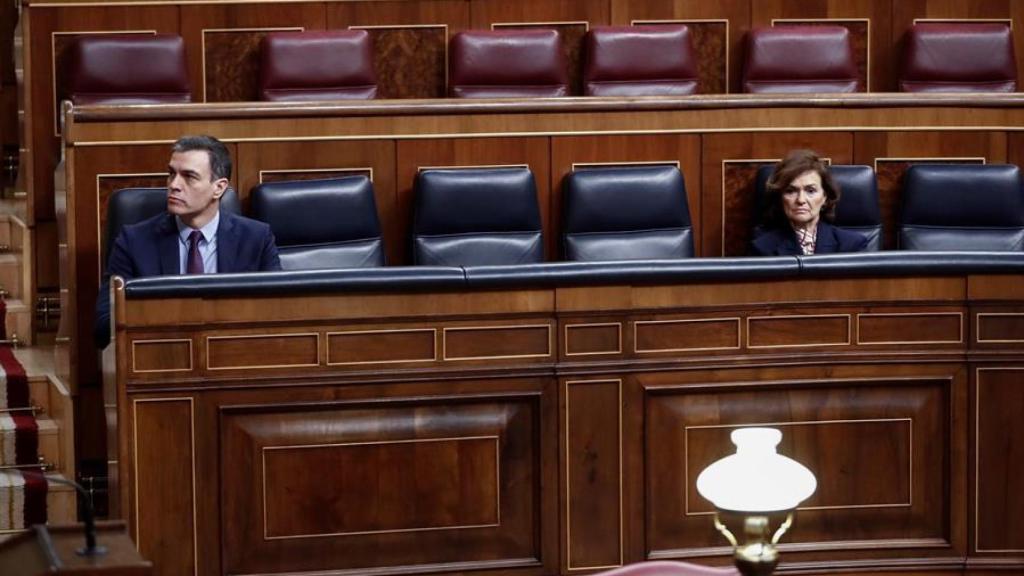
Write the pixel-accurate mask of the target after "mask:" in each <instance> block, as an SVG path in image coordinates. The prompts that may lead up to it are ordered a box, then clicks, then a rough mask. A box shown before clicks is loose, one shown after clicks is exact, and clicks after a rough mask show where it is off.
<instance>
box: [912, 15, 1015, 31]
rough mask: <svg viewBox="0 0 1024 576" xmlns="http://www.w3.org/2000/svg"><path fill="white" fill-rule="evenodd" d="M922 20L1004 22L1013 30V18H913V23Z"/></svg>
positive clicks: (981, 22)
mask: <svg viewBox="0 0 1024 576" xmlns="http://www.w3.org/2000/svg"><path fill="white" fill-rule="evenodd" d="M922 22H925V23H927V22H938V23H942V22H949V23H951V24H952V23H957V22H963V23H964V24H972V23H978V24H1006V25H1007V26H1009V27H1010V31H1011V32H1012V31H1013V18H914V24H920V23H922Z"/></svg>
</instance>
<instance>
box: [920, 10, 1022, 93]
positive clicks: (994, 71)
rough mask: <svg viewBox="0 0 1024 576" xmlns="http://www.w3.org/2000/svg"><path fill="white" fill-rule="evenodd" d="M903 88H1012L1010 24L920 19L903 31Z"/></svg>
mask: <svg viewBox="0 0 1024 576" xmlns="http://www.w3.org/2000/svg"><path fill="white" fill-rule="evenodd" d="M904 40H905V44H904V53H903V54H904V62H903V76H902V78H900V90H902V91H904V92H1015V91H1016V90H1017V62H1016V59H1015V58H1014V55H1013V36H1012V33H1011V31H1010V27H1009V26H1007V25H1006V24H999V23H987V22H978V23H946V22H922V23H920V24H916V25H914V26H913V27H911V28H910V30H908V31H907V35H906V38H905V39H904Z"/></svg>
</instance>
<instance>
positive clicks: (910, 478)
mask: <svg viewBox="0 0 1024 576" xmlns="http://www.w3.org/2000/svg"><path fill="white" fill-rule="evenodd" d="M880 422H882V423H884V422H889V423H892V422H905V423H906V424H907V427H908V433H909V442H908V444H907V501H906V502H895V503H890V504H837V505H832V506H797V508H796V509H797V510H860V509H867V508H911V507H913V505H914V460H913V457H914V420H913V418H855V419H837V420H799V421H795V422H794V421H790V422H752V423H744V424H706V425H696V426H684V427H683V436H684V439H683V446H687V447H688V446H689V445H690V439H689V436H690V430H704V429H716V428H748V427H755V426H757V427H761V426H772V427H776V426H808V425H814V426H822V425H828V424H870V423H880ZM689 467H690V462H689V459H688V458H686V457H685V455H684V458H683V478H687V479H688V478H689V477H690V470H689ZM683 498H684V510H685V513H684V515H685V516H710V515H712V514H714V513H715V512H714V511H710V512H691V511H690V491H689V489H686V490H683Z"/></svg>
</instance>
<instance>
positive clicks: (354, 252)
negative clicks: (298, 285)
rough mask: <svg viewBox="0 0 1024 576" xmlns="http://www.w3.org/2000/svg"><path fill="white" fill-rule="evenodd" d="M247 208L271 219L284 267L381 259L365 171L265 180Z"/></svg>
mask: <svg viewBox="0 0 1024 576" xmlns="http://www.w3.org/2000/svg"><path fill="white" fill-rule="evenodd" d="M249 214H250V216H252V217H253V218H255V219H257V220H262V221H263V222H266V223H267V224H269V225H270V229H271V231H272V232H273V233H274V238H275V240H276V241H277V250H278V254H279V255H280V257H281V268H283V269H285V270H311V269H316V268H367V267H372V266H383V265H384V241H383V239H382V238H381V232H380V223H379V220H378V219H377V203H376V201H375V200H374V193H373V184H372V183H371V182H370V179H369V178H367V177H366V176H346V177H344V178H331V179H326V180H291V181H285V182H266V183H263V184H260V185H259V186H256V187H255V188H253V189H252V192H251V194H250V197H249Z"/></svg>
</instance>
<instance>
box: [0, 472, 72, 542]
mask: <svg viewBox="0 0 1024 576" xmlns="http://www.w3.org/2000/svg"><path fill="white" fill-rule="evenodd" d="M50 476H56V477H57V478H64V476H63V475H61V474H50ZM77 517H78V497H77V494H76V492H75V489H74V488H72V487H71V486H67V485H65V484H60V483H57V482H54V481H52V480H51V481H49V482H48V483H47V488H46V523H47V524H68V523H72V522H75V521H77ZM21 532H22V531H21V530H0V542H2V541H4V540H6V539H7V538H10V537H11V536H13V535H15V534H19V533H21Z"/></svg>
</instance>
